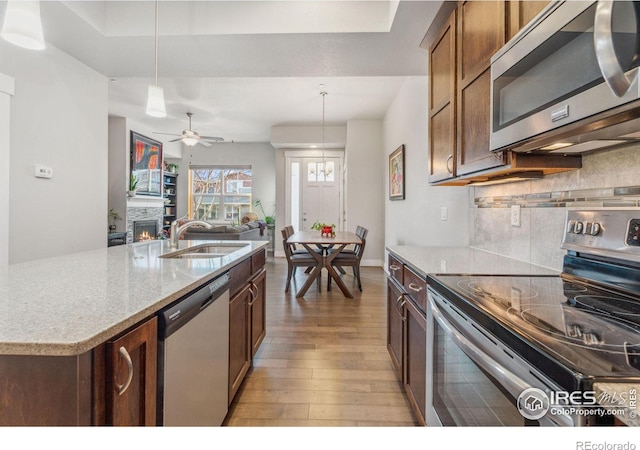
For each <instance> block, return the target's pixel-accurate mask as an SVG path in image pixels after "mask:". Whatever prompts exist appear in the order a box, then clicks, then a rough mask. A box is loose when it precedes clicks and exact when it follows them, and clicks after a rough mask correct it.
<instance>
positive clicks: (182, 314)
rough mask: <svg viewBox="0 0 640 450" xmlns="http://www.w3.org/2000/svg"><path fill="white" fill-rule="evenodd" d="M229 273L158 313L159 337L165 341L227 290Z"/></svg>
mask: <svg viewBox="0 0 640 450" xmlns="http://www.w3.org/2000/svg"><path fill="white" fill-rule="evenodd" d="M230 280H231V278H230V276H229V272H225V273H224V274H222V275H220V276H218V277H216V278H214V279H213V280H212V281H210V282H209V283H207V284H205V285H204V286H202V287H199V288H198V289H197V290H195V291H193V292H190V293H189V294H187V295H185V296H183V297H182V298H180V299H178V300H177V301H175V302H174V303H172V304H171V305H170V306H169V307H167V308H165V309H163V310H162V311H160V312H159V313H158V319H159V325H160V326H159V329H158V332H159V337H160V339H166V338H168V337H169V336H171V335H172V334H173V333H175V332H176V331H178V330H179V329H180V328H182V327H183V326H184V325H185V324H186V323H187V322H189V321H190V320H191V319H193V318H194V317H195V316H197V315H198V314H200V312H201V311H203V310H205V309H206V308H207V307H209V306H210V305H211V304H212V303H213V302H215V301H216V300H217V299H218V298H219V297H220V296H221V295H222V294H223V293H224V292H226V291H227V290H228V289H229V282H230Z"/></svg>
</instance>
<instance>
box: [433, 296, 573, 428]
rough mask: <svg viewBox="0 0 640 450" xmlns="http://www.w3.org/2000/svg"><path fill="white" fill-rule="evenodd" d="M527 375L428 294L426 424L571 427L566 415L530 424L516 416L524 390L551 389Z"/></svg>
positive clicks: (462, 318)
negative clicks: (519, 398) (518, 403)
mask: <svg viewBox="0 0 640 450" xmlns="http://www.w3.org/2000/svg"><path fill="white" fill-rule="evenodd" d="M514 364H516V365H514ZM532 370H533V371H534V373H535V372H536V371H535V369H533V368H532V367H530V366H529V365H528V364H526V363H525V362H524V361H522V360H521V359H520V358H518V357H517V355H515V354H513V352H512V351H511V350H509V349H507V348H505V347H504V346H503V345H502V344H501V343H500V342H498V341H497V340H494V339H492V338H491V337H490V335H489V333H486V332H483V331H482V330H481V328H480V327H479V326H478V325H477V324H475V323H473V322H471V321H470V320H469V319H468V318H466V317H465V316H464V315H463V313H462V312H460V311H459V310H458V309H457V308H455V306H453V305H452V304H451V302H450V301H447V300H446V299H445V298H444V297H442V296H440V295H439V294H438V293H436V292H434V291H432V290H429V301H428V304H427V394H426V395H427V399H426V404H427V406H426V422H427V425H438V426H523V425H532V426H539V425H544V426H558V425H563V426H572V425H573V421H572V420H571V419H570V418H568V417H565V416H561V415H558V416H550V415H549V414H547V415H545V416H543V417H542V418H539V419H538V420H529V419H526V418H525V417H524V416H523V415H522V414H521V413H520V411H519V410H518V407H517V406H516V405H517V401H518V400H517V399H518V397H519V396H520V394H521V393H522V392H523V391H524V390H526V389H528V388H531V387H537V388H539V389H544V390H549V389H552V390H556V388H555V386H554V385H553V384H552V383H551V382H548V383H545V384H544V385H543V384H542V383H541V382H540V381H539V380H536V379H535V377H534V376H532V375H531V371H532ZM536 375H537V376H540V377H542V378H540V379H541V380H544V377H543V376H542V375H541V374H539V373H538V374H536ZM546 381H548V380H546Z"/></svg>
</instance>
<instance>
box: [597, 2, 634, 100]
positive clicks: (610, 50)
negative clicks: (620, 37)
mask: <svg viewBox="0 0 640 450" xmlns="http://www.w3.org/2000/svg"><path fill="white" fill-rule="evenodd" d="M613 3H614V2H613V0H600V1H598V6H597V7H596V16H595V20H594V25H593V43H594V47H595V52H596V59H597V60H598V65H599V66H600V72H602V76H603V77H604V79H605V81H606V82H607V84H608V85H609V88H610V89H611V91H612V92H613V93H614V94H615V95H616V96H617V97H623V96H624V95H625V94H626V93H627V92H628V91H629V89H630V88H631V85H632V84H633V82H634V81H635V80H634V79H629V77H628V76H627V74H625V73H624V69H623V68H622V66H621V65H620V62H619V61H618V57H617V56H616V51H615V49H614V47H613V29H612V26H613V25H612V16H613ZM634 74H635V77H637V71H635V72H634Z"/></svg>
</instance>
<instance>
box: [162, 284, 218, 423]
mask: <svg viewBox="0 0 640 450" xmlns="http://www.w3.org/2000/svg"><path fill="white" fill-rule="evenodd" d="M229 280H230V278H229V273H228V272H227V273H225V274H223V275H220V276H218V277H217V278H215V279H213V280H212V281H210V282H209V283H207V284H206V285H204V286H203V287H200V288H198V290H196V291H194V292H192V293H189V294H187V295H185V296H184V297H183V298H181V299H179V300H177V301H176V302H174V303H173V304H171V305H170V306H168V307H167V308H165V309H163V310H162V311H160V313H159V319H160V320H159V324H160V326H159V331H158V334H159V339H158V403H157V404H158V417H157V419H158V424H160V425H165V426H218V425H221V424H222V422H223V420H224V418H225V416H226V415H227V411H228V403H229V402H228V395H229V394H228V387H229V369H228V367H229V289H228V285H229Z"/></svg>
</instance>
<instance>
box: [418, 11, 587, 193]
mask: <svg viewBox="0 0 640 450" xmlns="http://www.w3.org/2000/svg"><path fill="white" fill-rule="evenodd" d="M547 3H548V2H544V1H541V2H529V1H524V0H523V1H506V0H504V1H503V0H500V1H482V2H479V1H460V2H457V3H455V2H443V4H442V6H441V9H440V10H439V12H438V14H437V15H436V17H435V19H434V21H433V23H432V25H431V28H430V29H429V30H428V31H427V34H426V36H425V40H424V41H423V44H424V45H423V46H424V47H425V48H428V49H429V80H430V81H429V83H430V84H429V182H430V183H431V184H436V185H448V186H464V185H467V184H469V183H473V182H489V181H497V180H500V179H508V178H509V176H512V175H513V174H521V173H523V172H536V175H539V176H542V175H544V174H552V173H558V172H564V171H568V170H574V169H578V168H580V167H581V166H582V165H581V161H582V159H581V157H580V156H579V155H570V156H568V157H565V156H563V155H551V154H549V155H544V156H542V157H539V156H538V157H536V158H535V159H532V158H528V157H529V156H530V155H519V156H516V154H513V153H511V152H492V151H490V150H489V148H490V142H489V140H490V135H491V57H492V56H493V55H494V54H495V53H496V52H497V51H498V50H499V49H500V48H501V47H502V46H503V45H504V44H505V43H506V42H507V40H508V39H509V38H510V37H511V36H512V35H514V34H515V33H516V32H517V30H520V29H521V28H522V27H524V26H525V25H526V24H527V23H528V22H529V21H530V20H531V19H532V18H533V17H535V15H536V14H538V12H540V10H541V9H542V8H544V6H545V5H546V4H547Z"/></svg>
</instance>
